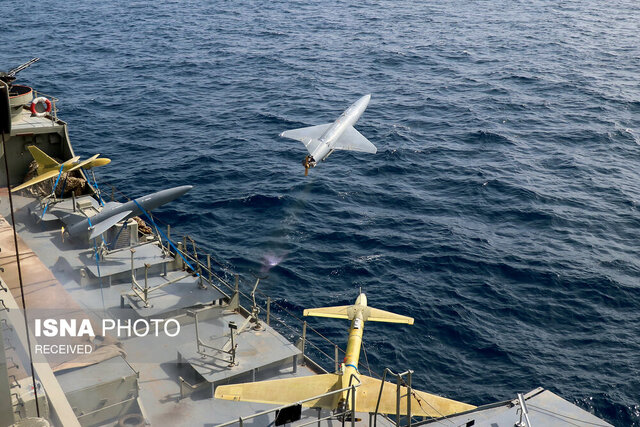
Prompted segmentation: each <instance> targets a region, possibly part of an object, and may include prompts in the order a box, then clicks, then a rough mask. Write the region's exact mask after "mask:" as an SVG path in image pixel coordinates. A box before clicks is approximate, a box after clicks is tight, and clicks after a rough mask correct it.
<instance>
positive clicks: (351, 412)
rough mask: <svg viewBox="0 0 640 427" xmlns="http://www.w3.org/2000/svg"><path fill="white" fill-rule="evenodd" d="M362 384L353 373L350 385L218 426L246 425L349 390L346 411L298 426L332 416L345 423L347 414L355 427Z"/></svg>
mask: <svg viewBox="0 0 640 427" xmlns="http://www.w3.org/2000/svg"><path fill="white" fill-rule="evenodd" d="M354 379H355V380H356V381H357V382H358V383H357V384H354V383H353V380H354ZM361 385H362V383H361V382H360V379H358V377H356V376H355V375H351V378H349V386H348V387H344V388H341V389H339V390H334V391H329V392H327V393H322V394H319V395H317V396H313V397H309V398H307V399H303V400H299V401H297V402H295V403H292V404H288V405H283V406H279V407H277V408H274V409H268V410H266V411H262V412H258V413H256V414H252V415H247V416H246V417H238V419H237V420H233V421H229V422H226V423H223V424H218V425H217V427H225V426H232V425H235V424H238V425H239V426H240V427H243V426H244V422H245V421H248V420H251V419H253V418H257V417H261V416H264V415H269V414H272V413H276V412H278V411H281V410H283V409H286V408H290V407H292V406H298V405H300V406H302V404H304V403H306V402H311V401H313V400H318V399H322V398H323V397H328V396H333V395H336V394H342V393H343V392H345V391H346V392H347V398H346V402H345V404H344V408H345V409H344V411H342V412H339V413H333V414H331V415H329V416H327V417H324V418H322V417H320V416H318V418H317V419H315V420H313V421H310V422H308V423H305V424H301V425H300V426H298V427H302V426H306V425H311V424H315V423H318V425H320V421H325V420H329V419H332V418H340V419H341V420H342V425H343V426H344V425H345V422H347V416H350V420H349V421H350V423H351V426H352V427H354V426H355V425H356V389H357V388H358V387H360V386H361Z"/></svg>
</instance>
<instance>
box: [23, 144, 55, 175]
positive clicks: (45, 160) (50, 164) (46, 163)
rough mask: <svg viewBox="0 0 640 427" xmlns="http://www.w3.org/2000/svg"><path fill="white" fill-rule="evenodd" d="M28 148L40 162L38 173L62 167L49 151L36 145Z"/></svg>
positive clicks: (37, 161)
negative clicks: (46, 151)
mask: <svg viewBox="0 0 640 427" xmlns="http://www.w3.org/2000/svg"><path fill="white" fill-rule="evenodd" d="M27 148H28V149H29V152H31V155H32V156H33V159H34V160H35V161H36V163H38V175H41V174H43V173H45V172H48V171H50V170H54V169H58V168H59V167H60V163H58V162H56V161H55V160H53V159H52V158H51V157H49V155H48V154H47V153H45V152H44V151H42V150H41V149H39V148H38V147H36V146H35V145H30V146H28V147H27Z"/></svg>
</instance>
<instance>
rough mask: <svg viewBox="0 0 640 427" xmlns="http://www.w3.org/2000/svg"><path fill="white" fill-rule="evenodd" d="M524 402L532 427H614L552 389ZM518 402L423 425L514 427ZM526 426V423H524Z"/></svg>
mask: <svg viewBox="0 0 640 427" xmlns="http://www.w3.org/2000/svg"><path fill="white" fill-rule="evenodd" d="M524 398H525V403H526V407H527V411H528V415H529V420H530V421H531V426H545V427H564V426H568V425H570V426H593V427H596V426H601V427H613V426H612V425H611V424H609V423H606V422H604V421H603V420H601V419H600V418H597V417H596V416H595V415H593V414H590V413H589V412H587V411H585V410H584V409H581V408H579V407H577V406H576V405H574V404H572V403H571V402H567V401H566V400H564V399H562V398H561V397H559V396H557V395H555V394H553V393H552V392H550V391H549V390H544V389H542V388H537V389H535V390H533V391H530V392H529V393H527V394H525V395H524ZM521 413H522V411H521V408H520V405H519V404H518V400H517V399H515V400H511V401H507V402H502V403H499V404H493V405H486V406H480V407H478V408H477V409H475V410H473V411H470V412H467V413H465V414H461V415H452V416H449V417H447V418H446V419H445V418H440V419H438V420H434V421H429V422H425V423H421V424H420V425H437V426H440V425H442V424H443V423H445V424H447V425H451V426H454V425H455V426H474V427H480V426H486V427H513V426H514V425H516V426H517V425H520V424H517V423H519V422H521V420H524V418H523V417H522V415H521ZM522 425H523V426H525V425H526V424H522Z"/></svg>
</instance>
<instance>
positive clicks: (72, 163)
mask: <svg viewBox="0 0 640 427" xmlns="http://www.w3.org/2000/svg"><path fill="white" fill-rule="evenodd" d="M27 148H28V149H29V152H31V155H32V156H33V158H34V160H35V161H36V163H37V164H38V176H36V177H34V178H32V179H30V180H29V181H27V182H25V183H23V184H20V185H18V186H17V187H15V188H13V189H12V190H11V191H19V190H22V189H25V188H27V187H31V186H32V185H34V184H37V183H39V182H42V181H46V180H47V179H51V178H55V177H56V176H58V175H60V174H61V173H62V172H71V171H74V170H76V169H80V168H82V169H91V168H94V167H98V166H104V165H106V164H109V163H110V162H111V159H107V158H104V157H103V158H100V154H96V155H94V156H92V157H90V158H88V159H87V160H83V161H80V156H76V157H73V158H71V159H69V160H67V161H66V162H64V163H58V162H56V161H55V160H53V159H52V158H51V157H49V155H47V153H45V152H44V151H42V150H41V149H39V148H38V147H36V146H35V145H30V146H29V147H27Z"/></svg>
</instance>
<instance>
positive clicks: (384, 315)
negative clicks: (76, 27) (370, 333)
mask: <svg viewBox="0 0 640 427" xmlns="http://www.w3.org/2000/svg"><path fill="white" fill-rule="evenodd" d="M365 320H366V321H368V322H387V323H405V324H407V325H413V317H409V316H403V315H401V314H395V313H392V312H390V311H385V310H380V309H379V308H373V307H367V308H366V309H365Z"/></svg>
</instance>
